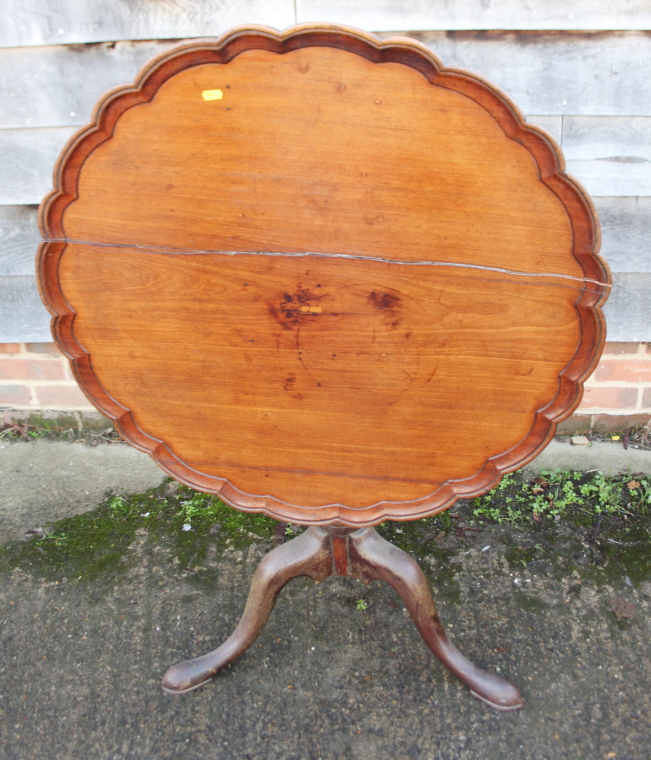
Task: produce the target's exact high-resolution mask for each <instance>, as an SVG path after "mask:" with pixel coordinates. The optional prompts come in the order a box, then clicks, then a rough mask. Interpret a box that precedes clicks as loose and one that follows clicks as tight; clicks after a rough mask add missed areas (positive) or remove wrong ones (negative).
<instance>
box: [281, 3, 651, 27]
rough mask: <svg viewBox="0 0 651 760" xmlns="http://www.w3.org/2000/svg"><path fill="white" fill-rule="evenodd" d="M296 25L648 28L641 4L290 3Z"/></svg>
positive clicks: (650, 14) (650, 18)
mask: <svg viewBox="0 0 651 760" xmlns="http://www.w3.org/2000/svg"><path fill="white" fill-rule="evenodd" d="M296 21H297V23H299V24H302V23H304V22H306V21H329V22H330V23H333V24H350V25H351V26H357V27H359V28H360V29H372V30H373V31H376V32H380V31H400V30H402V31H417V30H430V29H432V30H433V29H441V30H446V29H588V30H594V29H649V27H650V25H651V10H650V9H649V5H648V3H646V2H644V1H643V0H618V1H617V2H612V0H589V1H588V2H580V3H576V2H575V3H567V2H564V1H563V0H536V2H530V0H500V1H499V2H486V0H443V2H441V0H403V2H396V0H381V2H373V3H369V2H368V0H296Z"/></svg>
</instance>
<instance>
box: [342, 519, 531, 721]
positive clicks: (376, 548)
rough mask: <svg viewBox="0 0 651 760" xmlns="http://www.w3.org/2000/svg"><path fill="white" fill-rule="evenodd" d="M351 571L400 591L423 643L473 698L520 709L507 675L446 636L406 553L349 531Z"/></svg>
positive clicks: (371, 533) (373, 535)
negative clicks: (486, 665)
mask: <svg viewBox="0 0 651 760" xmlns="http://www.w3.org/2000/svg"><path fill="white" fill-rule="evenodd" d="M349 542H350V548H349V556H350V563H351V573H350V574H351V575H353V576H354V577H356V578H358V579H359V580H361V581H364V582H366V583H368V582H369V581H371V580H375V579H379V580H383V581H386V582H387V583H389V584H390V585H391V586H393V588H394V589H395V590H396V591H397V592H398V594H400V597H401V598H402V600H403V602H404V603H405V605H406V606H407V609H408V610H409V613H410V614H411V617H412V619H413V621H414V623H416V627H417V628H418V631H419V632H420V635H421V636H422V637H423V640H424V641H425V643H426V644H427V646H428V647H429V648H430V649H431V650H432V652H434V654H435V655H436V656H437V657H438V658H439V660H440V661H441V662H442V663H443V664H444V665H445V666H446V667H447V668H448V669H449V670H450V671H451V672H452V673H454V675H455V676H457V678H459V679H460V680H461V681H463V682H464V683H465V684H466V685H468V686H469V687H470V691H471V693H472V695H473V696H474V697H477V699H480V700H481V701H482V702H485V703H486V704H488V705H490V706H491V707H494V708H496V709H497V710H520V709H521V708H522V707H523V704H524V703H523V701H522V697H521V696H520V692H519V691H518V689H517V687H516V686H515V685H514V684H512V683H511V682H510V681H508V680H507V679H506V678H504V677H502V676H499V675H497V674H496V673H490V672H488V671H487V670H483V669H482V668H478V667H477V666H476V665H473V663H472V662H470V660H468V659H466V658H465V657H464V656H463V655H462V654H461V652H460V651H459V650H458V649H457V648H456V647H455V646H454V644H453V643H452V642H451V641H450V639H448V637H447V634H446V633H445V631H444V630H443V626H442V625H441V621H440V620H439V617H438V615H437V614H436V607H435V606H434V600H433V599H432V593H431V591H430V588H429V585H428V583H427V579H426V578H425V575H424V574H423V571H422V570H421V569H420V567H419V566H418V564H417V563H416V562H415V560H413V559H412V558H411V557H410V556H409V555H408V554H406V553H405V552H403V551H402V549H398V547H397V546H393V544H390V543H389V542H388V541H385V540H384V539H383V538H382V537H381V536H380V535H378V533H377V532H376V531H375V530H374V529H373V528H364V529H362V530H358V531H356V532H354V533H351V534H350V537H349Z"/></svg>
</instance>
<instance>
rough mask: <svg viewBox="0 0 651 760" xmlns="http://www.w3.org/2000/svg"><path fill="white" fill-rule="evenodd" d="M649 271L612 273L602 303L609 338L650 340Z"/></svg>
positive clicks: (650, 283)
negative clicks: (609, 291)
mask: <svg viewBox="0 0 651 760" xmlns="http://www.w3.org/2000/svg"><path fill="white" fill-rule="evenodd" d="M649 293H651V274H648V273H647V274H637V273H636V274H624V273H621V274H614V275H613V289H612V293H611V296H610V298H609V299H608V301H607V302H606V305H605V306H604V314H605V316H606V322H607V324H608V340H614V341H640V342H645V341H647V342H648V341H649V339H650V338H651V308H649V303H650V301H651V298H650V297H649Z"/></svg>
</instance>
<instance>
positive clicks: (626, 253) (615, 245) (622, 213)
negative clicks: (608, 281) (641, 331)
mask: <svg viewBox="0 0 651 760" xmlns="http://www.w3.org/2000/svg"><path fill="white" fill-rule="evenodd" d="M595 206H596V207H597V211H598V213H599V220H600V222H601V235H602V241H601V254H602V256H603V257H604V258H605V259H606V261H608V264H609V266H610V268H611V270H612V271H613V272H628V273H633V272H640V273H641V272H645V273H647V274H649V273H651V198H595ZM612 308H613V307H612V302H611V304H610V305H609V309H611V312H612ZM650 311H651V309H650ZM622 316H623V315H622ZM649 339H651V333H650V334H649V335H648V336H647V338H646V339H645V340H649Z"/></svg>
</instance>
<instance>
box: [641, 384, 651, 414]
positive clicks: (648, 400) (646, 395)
mask: <svg viewBox="0 0 651 760" xmlns="http://www.w3.org/2000/svg"><path fill="white" fill-rule="evenodd" d="M642 406H643V407H644V408H645V409H648V408H649V407H651V388H645V389H644V392H643V393H642Z"/></svg>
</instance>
